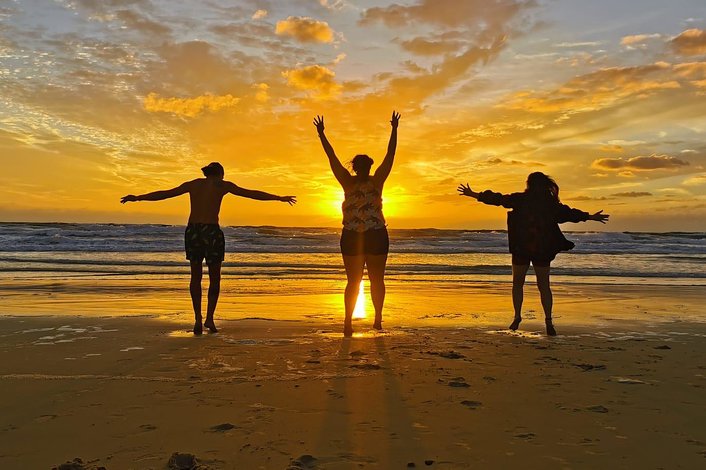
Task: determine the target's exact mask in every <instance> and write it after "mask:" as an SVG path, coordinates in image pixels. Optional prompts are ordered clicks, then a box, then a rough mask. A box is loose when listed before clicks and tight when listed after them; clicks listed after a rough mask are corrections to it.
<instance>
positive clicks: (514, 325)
mask: <svg viewBox="0 0 706 470" xmlns="http://www.w3.org/2000/svg"><path fill="white" fill-rule="evenodd" d="M521 321H522V318H515V319H514V320H512V323H510V326H508V328H510V329H511V330H512V331H515V330H516V329H518V328H519V327H520V322H521Z"/></svg>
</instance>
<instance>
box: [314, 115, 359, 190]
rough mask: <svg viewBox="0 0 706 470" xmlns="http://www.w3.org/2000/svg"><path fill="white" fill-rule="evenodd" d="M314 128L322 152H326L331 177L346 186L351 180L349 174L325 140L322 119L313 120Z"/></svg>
mask: <svg viewBox="0 0 706 470" xmlns="http://www.w3.org/2000/svg"><path fill="white" fill-rule="evenodd" d="M314 126H316V132H318V134H319V139H320V140H321V145H322V146H323V148H324V152H326V156H327V157H328V163H329V165H330V166H331V171H332V172H333V176H335V177H336V179H337V180H338V182H339V183H340V184H341V186H345V185H347V184H348V182H349V181H350V179H351V174H350V173H349V172H348V170H346V168H345V167H344V166H343V164H341V161H340V160H339V159H338V157H337V156H336V152H334V151H333V146H332V145H331V143H330V142H329V141H328V139H327V138H326V134H325V133H324V117H323V116H316V118H315V119H314Z"/></svg>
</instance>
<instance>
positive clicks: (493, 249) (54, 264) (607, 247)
mask: <svg viewBox="0 0 706 470" xmlns="http://www.w3.org/2000/svg"><path fill="white" fill-rule="evenodd" d="M183 231H184V227H183V226H178V225H122V224H63V223H41V224H39V223H2V224H0V279H4V280H10V279H12V280H18V279H41V278H57V277H62V276H65V277H76V276H81V277H93V278H95V279H100V278H105V277H106V276H108V277H109V276H121V277H124V276H141V277H142V276H159V277H164V276H179V275H183V274H185V273H188V262H187V261H186V260H185V259H184V252H183ZM223 231H224V233H225V237H226V249H227V255H226V260H225V263H224V265H223V275H224V276H225V277H229V276H230V277H247V278H289V277H296V278H309V279H336V278H340V277H341V276H342V275H343V267H342V263H341V259H340V254H339V248H338V238H339V230H338V229H335V228H288V227H223ZM566 235H567V238H569V239H570V240H572V241H574V242H575V243H576V248H575V249H574V250H572V251H570V252H566V253H561V254H559V256H558V257H557V259H556V261H555V262H554V263H553V264H552V273H553V276H554V277H553V279H554V282H563V283H593V284H604V283H610V284H614V283H626V284H633V283H635V282H640V283H650V284H667V285H669V284H679V285H706V269H705V267H706V233H682V232H670V233H633V232H566ZM390 240H391V246H390V251H391V253H390V257H389V262H388V268H387V276H388V278H389V279H400V280H416V281H427V282H440V283H443V282H446V281H453V282H459V281H468V282H473V281H477V280H482V281H484V282H509V281H510V255H509V254H508V253H507V234H506V232H505V231H501V230H439V229H390Z"/></svg>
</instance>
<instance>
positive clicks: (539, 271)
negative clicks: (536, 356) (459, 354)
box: [458, 172, 609, 336]
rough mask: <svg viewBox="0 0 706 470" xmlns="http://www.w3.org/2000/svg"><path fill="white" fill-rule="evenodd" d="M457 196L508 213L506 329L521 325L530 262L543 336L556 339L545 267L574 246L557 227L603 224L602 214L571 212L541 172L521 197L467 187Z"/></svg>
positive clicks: (529, 178)
mask: <svg viewBox="0 0 706 470" xmlns="http://www.w3.org/2000/svg"><path fill="white" fill-rule="evenodd" d="M458 191H459V193H460V195H461V196H469V197H472V198H475V199H477V200H478V201H480V202H482V203H484V204H489V205H493V206H503V207H506V208H508V209H512V211H510V212H509V213H508V214H507V232H508V239H509V242H510V253H512V303H513V306H514V308H515V319H514V320H513V322H512V324H511V325H510V329H511V330H516V329H517V328H518V327H519V326H520V322H521V321H522V315H521V311H522V299H523V292H522V288H523V286H524V284H525V276H526V275H527V270H528V269H529V264H530V262H531V263H532V266H534V272H535V275H536V276H537V287H538V288H539V295H540V298H541V300H542V307H543V308H544V315H545V322H546V326H547V334H548V335H550V336H555V335H556V330H555V329H554V325H553V324H552V302H553V299H552V291H551V288H550V286H549V265H550V263H551V262H552V260H554V258H555V257H556V255H557V254H558V253H559V252H561V251H567V250H571V249H572V248H573V247H574V244H573V243H572V242H570V241H569V240H567V239H566V237H564V234H563V233H561V229H560V228H559V224H561V223H564V222H585V221H587V220H595V221H597V222H601V223H603V224H604V223H605V222H606V220H608V217H609V216H608V215H607V214H603V213H602V212H603V211H598V212H596V213H595V214H589V213H588V212H583V211H580V210H578V209H572V208H571V207H569V206H567V205H566V204H562V203H561V202H560V201H559V186H558V185H557V184H556V182H555V181H554V180H553V179H552V178H550V177H549V176H547V175H545V174H544V173H541V172H535V173H532V174H530V175H529V176H528V177H527V189H525V190H524V192H521V193H512V194H500V193H494V192H492V191H483V192H481V193H477V192H475V191H473V190H472V189H471V188H470V186H469V185H468V184H466V185H465V186H464V185H460V186H459V187H458Z"/></svg>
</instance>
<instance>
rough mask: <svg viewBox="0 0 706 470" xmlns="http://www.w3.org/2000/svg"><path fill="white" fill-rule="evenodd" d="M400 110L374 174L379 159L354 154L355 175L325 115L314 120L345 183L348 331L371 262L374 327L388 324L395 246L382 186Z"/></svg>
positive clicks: (391, 156)
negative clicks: (329, 133) (390, 257)
mask: <svg viewBox="0 0 706 470" xmlns="http://www.w3.org/2000/svg"><path fill="white" fill-rule="evenodd" d="M399 122H400V115H399V114H398V113H396V112H394V111H393V112H392V118H391V120H390V125H391V126H392V132H391V134H390V142H389V144H388V145H387V153H386V154H385V158H384V159H383V160H382V163H381V164H380V166H379V167H378V169H377V170H376V171H375V173H374V174H372V175H371V174H370V168H371V167H372V165H373V159H372V158H370V157H369V156H367V155H356V156H355V157H353V160H352V162H351V163H352V166H353V172H354V173H355V175H352V174H351V173H350V172H349V171H348V170H346V169H345V168H344V166H343V165H342V164H341V162H340V160H339V159H338V157H337V156H336V153H335V152H334V151H333V147H332V146H331V144H330V143H329V141H328V139H327V138H326V135H325V134H324V117H323V116H316V119H314V125H315V126H316V130H317V132H318V133H319V138H320V139H321V145H323V147H324V151H325V152H326V156H327V157H328V161H329V164H330V165H331V171H333V175H334V176H335V177H336V179H337V180H338V182H339V183H340V184H341V187H343V191H344V193H345V199H344V201H343V205H342V210H343V231H342V233H341V254H342V255H343V265H344V266H345V268H346V277H347V279H348V283H347V284H346V291H345V294H344V305H345V320H344V323H343V335H344V336H352V335H353V324H352V319H353V310H354V309H355V304H356V301H357V300H358V292H359V286H360V282H361V280H362V279H363V269H364V268H365V267H366V266H367V268H368V278H369V279H370V295H371V297H372V299H373V306H374V307H375V322H374V323H373V328H375V329H377V330H381V329H382V307H383V304H384V303H385V266H386V264H387V254H388V252H389V249H390V239H389V238H388V235H387V226H386V224H385V217H383V215H382V189H383V186H384V185H385V180H387V177H388V176H389V175H390V171H391V170H392V164H393V162H394V159H395V150H396V149H397V125H398V124H399Z"/></svg>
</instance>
